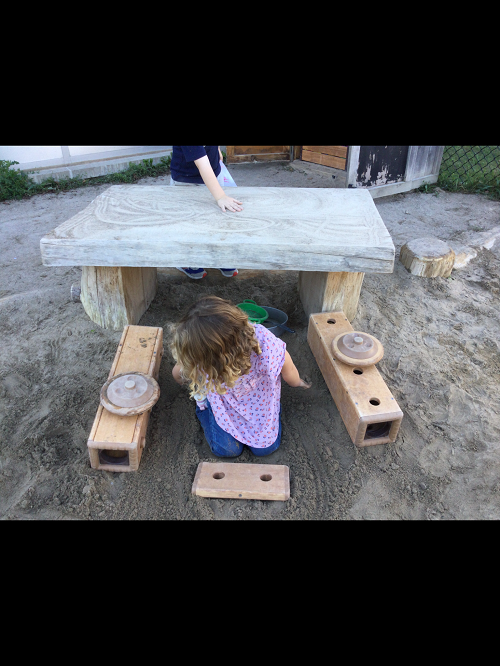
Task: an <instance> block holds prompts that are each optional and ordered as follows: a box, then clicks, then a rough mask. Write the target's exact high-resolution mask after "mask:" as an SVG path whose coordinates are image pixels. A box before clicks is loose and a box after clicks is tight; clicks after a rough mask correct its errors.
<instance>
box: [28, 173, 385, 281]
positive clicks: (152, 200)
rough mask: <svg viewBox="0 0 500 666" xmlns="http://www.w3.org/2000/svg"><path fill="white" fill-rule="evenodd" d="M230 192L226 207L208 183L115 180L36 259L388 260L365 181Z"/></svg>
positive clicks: (280, 264) (133, 262) (270, 265)
mask: <svg viewBox="0 0 500 666" xmlns="http://www.w3.org/2000/svg"><path fill="white" fill-rule="evenodd" d="M233 194H234V193H233ZM238 198H239V200H241V201H242V202H243V211H241V212H239V213H226V214H224V213H222V212H221V211H220V209H219V207H218V206H217V204H216V202H215V201H214V200H213V197H212V196H211V194H210V192H209V191H208V190H207V189H206V188H201V187H193V188H180V187H179V188H176V187H168V186H158V185H156V186H151V185H114V186H112V187H110V188H109V189H108V190H106V191H105V192H103V193H102V194H101V195H99V196H98V197H97V198H96V199H95V200H94V201H93V202H92V203H91V204H90V205H89V206H87V207H86V208H85V209H84V210H82V211H80V212H79V213H78V214H77V215H75V216H74V217H72V218H71V219H70V220H68V221H67V222H64V223H63V224H61V225H59V226H58V227H57V228H56V229H54V230H53V231H51V232H50V233H49V234H47V235H46V236H44V237H43V238H42V240H41V242H40V247H41V253H42V259H43V263H44V265H46V266H121V267H123V266H137V267H138V266H143V267H157V266H188V265H190V262H191V263H192V258H193V256H196V258H197V261H198V263H199V265H200V266H203V267H204V268H217V267H218V266H228V265H231V266H232V265H235V266H237V267H238V268H242V269H263V270H267V269H283V270H304V271H326V272H333V271H344V272H373V273H391V272H392V270H393V267H394V255H395V249H394V244H393V242H392V239H391V237H390V234H389V232H388V231H387V229H386V227H385V225H384V223H383V221H382V218H381V217H380V215H379V213H378V211H377V208H376V207H375V204H374V203H373V199H372V197H371V195H370V193H369V192H368V191H365V190H362V189H360V188H352V189H343V188H342V189H341V188H339V189H336V188H324V189H323V188H288V187H286V188H285V187H238ZM82 291H83V289H82Z"/></svg>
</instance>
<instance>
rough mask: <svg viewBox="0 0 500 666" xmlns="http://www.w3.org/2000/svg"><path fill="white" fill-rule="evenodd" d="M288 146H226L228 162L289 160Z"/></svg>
mask: <svg viewBox="0 0 500 666" xmlns="http://www.w3.org/2000/svg"><path fill="white" fill-rule="evenodd" d="M289 159H290V146H226V160H227V163H228V164H234V163H235V162H253V161H254V160H257V161H262V160H289Z"/></svg>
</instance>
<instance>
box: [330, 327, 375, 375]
mask: <svg viewBox="0 0 500 666" xmlns="http://www.w3.org/2000/svg"><path fill="white" fill-rule="evenodd" d="M332 352H333V355H334V356H335V358H337V359H338V360H339V361H342V363H347V365H359V366H360V367H366V366H368V365H374V364H375V363H378V362H379V361H380V359H381V358H382V357H383V355H384V348H383V347H382V345H381V343H380V342H379V341H378V340H377V338H374V337H373V335H370V334H369V333H361V332H360V331H352V332H349V333H341V334H340V335H337V337H335V338H334V339H333V341H332Z"/></svg>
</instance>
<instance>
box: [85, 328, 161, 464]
mask: <svg viewBox="0 0 500 666" xmlns="http://www.w3.org/2000/svg"><path fill="white" fill-rule="evenodd" d="M162 356H163V329H162V328H159V327H156V326H132V325H128V326H125V328H124V329H123V334H122V337H121V340H120V344H119V345H118V350H117V352H116V355H115V359H114V361H113V365H112V366H111V370H110V373H109V375H108V379H111V377H114V376H115V375H119V374H122V373H127V372H142V373H144V374H148V375H150V376H151V377H154V378H155V379H156V380H158V374H159V371H160V363H161V359H162ZM150 413H151V409H149V410H148V411H146V412H143V413H142V414H138V415H135V416H118V415H117V414H112V413H111V412H109V411H107V410H106V409H104V407H103V406H102V405H99V408H98V410H97V414H96V417H95V419H94V424H93V426H92V430H91V432H90V435H89V439H88V442H87V445H88V449H89V455H90V465H91V467H93V468H94V469H102V470H106V471H108V472H133V471H136V470H137V469H138V468H139V463H140V461H141V456H142V452H143V450H144V446H145V443H146V430H147V427H148V422H149V415H150Z"/></svg>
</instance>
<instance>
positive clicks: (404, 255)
mask: <svg viewBox="0 0 500 666" xmlns="http://www.w3.org/2000/svg"><path fill="white" fill-rule="evenodd" d="M399 259H400V261H401V263H402V264H403V266H404V267H405V268H406V270H408V271H409V272H410V273H411V274H412V275H418V276H420V277H430V278H433V277H449V276H450V275H451V271H452V270H453V266H454V265H455V252H454V250H452V249H451V247H450V246H449V245H448V244H447V243H444V242H443V241H442V240H439V239H438V238H433V237H428V238H415V239H413V240H411V241H408V242H407V243H405V244H404V245H403V247H402V248H401V251H400V253H399Z"/></svg>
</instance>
